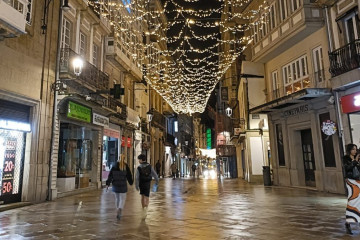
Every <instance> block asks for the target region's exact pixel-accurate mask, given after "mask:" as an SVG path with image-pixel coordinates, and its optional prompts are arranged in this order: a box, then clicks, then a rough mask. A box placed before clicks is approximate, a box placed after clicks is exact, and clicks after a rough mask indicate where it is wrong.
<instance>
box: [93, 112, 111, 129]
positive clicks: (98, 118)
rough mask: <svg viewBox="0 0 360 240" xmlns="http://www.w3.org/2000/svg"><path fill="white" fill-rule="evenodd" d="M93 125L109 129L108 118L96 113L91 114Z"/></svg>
mask: <svg viewBox="0 0 360 240" xmlns="http://www.w3.org/2000/svg"><path fill="white" fill-rule="evenodd" d="M93 124H96V125H100V126H103V127H109V118H107V117H104V116H102V115H100V114H97V113H93Z"/></svg>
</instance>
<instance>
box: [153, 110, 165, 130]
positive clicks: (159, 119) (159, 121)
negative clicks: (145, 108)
mask: <svg viewBox="0 0 360 240" xmlns="http://www.w3.org/2000/svg"><path fill="white" fill-rule="evenodd" d="M153 114H154V116H153V119H152V121H151V125H152V126H154V127H158V128H160V129H161V130H163V131H164V130H165V129H166V119H165V116H164V115H162V114H161V113H160V112H158V111H156V110H153Z"/></svg>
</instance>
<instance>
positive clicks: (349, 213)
mask: <svg viewBox="0 0 360 240" xmlns="http://www.w3.org/2000/svg"><path fill="white" fill-rule="evenodd" d="M359 156H360V155H359V154H358V152H357V147H356V145H355V144H352V143H351V144H348V145H346V155H345V156H344V157H343V166H344V177H345V182H346V188H347V192H348V203H347V206H346V223H345V228H346V233H348V234H352V231H351V227H350V223H352V222H353V223H359V222H360V212H359V209H360V197H359V194H357V193H358V192H360V181H359V178H356V177H355V176H354V175H353V170H354V168H358V169H359V168H360V164H359Z"/></svg>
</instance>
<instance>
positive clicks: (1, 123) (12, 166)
mask: <svg viewBox="0 0 360 240" xmlns="http://www.w3.org/2000/svg"><path fill="white" fill-rule="evenodd" d="M3 102H6V101H1V103H3ZM12 106H14V107H18V108H17V109H13V110H12V111H11V112H4V111H3V110H5V109H4V108H3V107H2V106H0V110H2V111H0V186H1V191H0V205H1V204H8V203H14V202H20V201H21V199H22V185H23V184H22V182H23V172H24V170H23V169H24V161H25V154H26V152H25V146H26V144H27V142H26V141H27V134H28V133H29V132H30V129H31V127H30V123H29V109H30V108H29V107H26V106H23V105H20V104H12Z"/></svg>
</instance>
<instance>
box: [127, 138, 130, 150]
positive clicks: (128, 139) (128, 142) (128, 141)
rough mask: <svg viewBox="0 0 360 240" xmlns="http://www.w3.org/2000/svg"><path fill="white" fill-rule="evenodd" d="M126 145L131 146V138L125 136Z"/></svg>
mask: <svg viewBox="0 0 360 240" xmlns="http://www.w3.org/2000/svg"><path fill="white" fill-rule="evenodd" d="M127 147H128V148H129V147H131V138H129V137H128V138H127Z"/></svg>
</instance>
